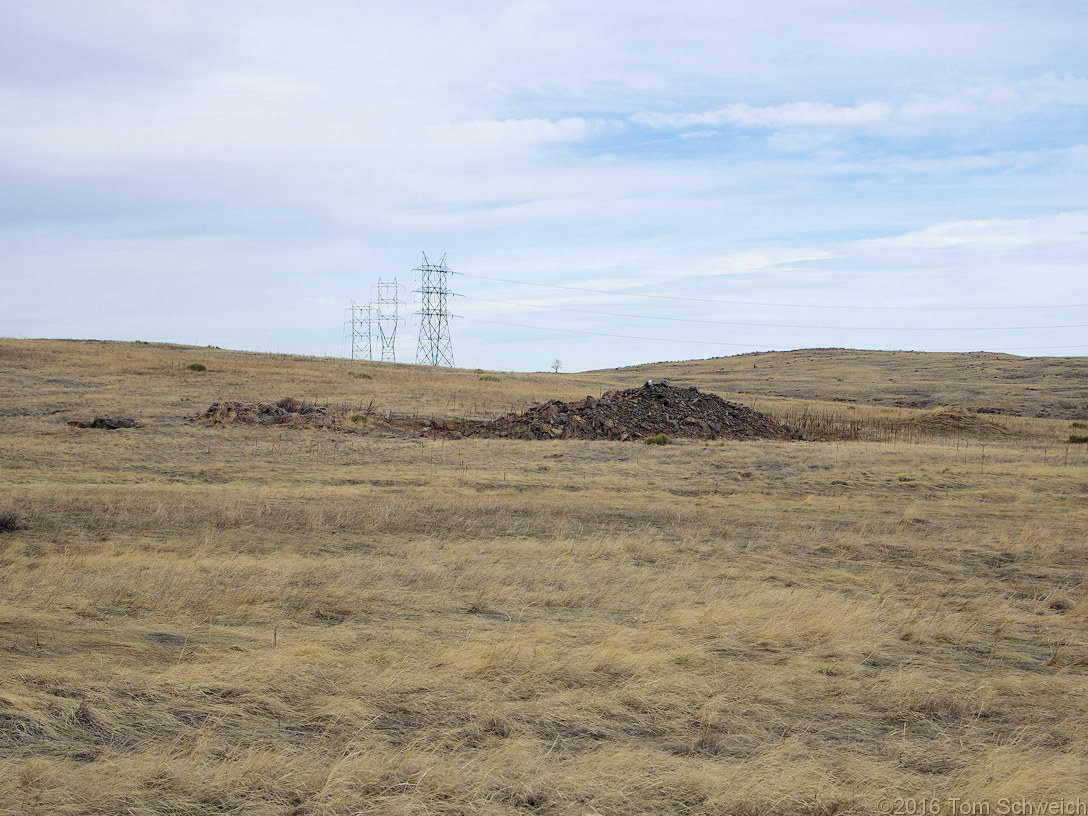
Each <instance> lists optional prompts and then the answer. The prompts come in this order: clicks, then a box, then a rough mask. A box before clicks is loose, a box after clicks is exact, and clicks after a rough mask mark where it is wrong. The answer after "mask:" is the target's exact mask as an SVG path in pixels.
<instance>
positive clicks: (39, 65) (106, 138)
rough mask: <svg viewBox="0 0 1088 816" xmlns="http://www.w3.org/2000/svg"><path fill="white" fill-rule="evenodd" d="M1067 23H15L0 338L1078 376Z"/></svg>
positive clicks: (529, 366) (731, 11)
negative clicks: (432, 305) (372, 306)
mask: <svg viewBox="0 0 1088 816" xmlns="http://www.w3.org/2000/svg"><path fill="white" fill-rule="evenodd" d="M1086 42H1088V6H1085V5H1084V4H1083V3H1080V2H1076V3H1074V2H1051V3H1027V2H1024V3H1012V2H955V1H953V2H947V1H946V2H926V1H925V0H918V2H909V3H908V2H887V3H872V2H820V3H802V2H764V3H760V4H753V3H730V2H671V3H668V4H665V3H643V2H597V3H592V4H585V3H575V2H569V3H568V2H528V1H527V2H465V3H459V4H451V3H444V2H399V3H381V2H368V3H360V2H328V1H325V2H321V1H320V0H318V2H310V3H306V4H302V3H294V2H290V3H289V2H276V1H275V0H271V1H269V0H261V2H257V1H256V0H253V1H252V2H245V1H239V2H229V3H211V2H204V1H203V0H186V2H180V1H179V2H154V0H146V1H142V2H113V1H111V0H100V1H99V2H93V3H87V2H75V1H72V2H54V1H53V0H39V1H38V2H35V3H23V2H5V1H4V0H0V184H2V185H3V189H4V195H3V196H2V197H0V275H2V277H3V283H4V286H3V291H4V296H3V298H2V299H0V335H5V336H13V337H93V338H99V339H123V340H136V339H140V340H164V341H172V342H179V343H193V344H198V345H217V346H223V347H229V348H240V349H252V350H263V351H282V352H296V353H305V354H318V355H321V354H327V355H332V356H340V355H346V354H347V346H346V344H345V341H344V317H345V314H344V310H345V308H346V307H347V306H348V304H349V303H350V302H351V301H352V300H355V301H357V302H361V303H362V302H366V301H367V300H369V299H370V298H371V297H373V296H374V290H373V286H374V284H376V283H377V282H378V280H379V279H383V280H386V281H388V280H391V279H393V278H394V277H395V278H396V279H397V280H398V281H399V282H400V283H403V284H405V299H406V301H407V302H406V304H405V307H404V318H403V320H402V323H401V326H402V328H401V330H400V336H399V339H398V342H397V347H398V352H399V354H398V359H400V360H402V361H406V362H411V361H413V360H414V359H415V351H416V336H417V333H418V323H417V322H416V318H415V317H414V316H413V312H414V311H415V310H416V309H418V302H413V298H416V297H417V296H414V295H412V294H411V290H413V289H415V288H417V287H418V280H415V279H414V278H413V275H412V269H413V268H415V267H417V266H418V265H419V263H420V260H421V253H422V252H427V253H428V255H429V256H430V257H431V259H432V260H437V259H438V258H439V257H441V256H442V255H443V254H445V255H446V257H447V261H448V263H449V265H450V268H451V269H453V270H454V271H455V272H457V273H462V274H459V275H457V276H455V277H454V278H453V279H452V280H451V287H452V289H453V290H454V291H455V292H456V293H458V297H456V298H454V300H453V303H452V305H453V311H454V312H455V314H456V315H457V317H455V318H454V319H453V320H452V322H451V327H450V329H451V334H452V339H453V349H454V354H455V357H456V360H457V362H458V364H459V365H463V366H467V367H479V368H494V369H504V370H507V369H513V370H542V369H546V368H548V367H549V365H550V364H551V362H552V360H554V359H560V360H562V361H563V368H564V370H568V371H573V370H579V369H588V368H596V367H606V366H616V365H627V364H634V363H639V362H650V361H656V360H676V359H691V358H697V357H711V356H719V355H724V354H736V353H741V352H746V351H756V350H769V349H787V348H803V347H826V346H843V347H857V348H903V349H919V350H976V349H986V350H994V351H1012V352H1014V353H1018V354H1024V355H1062V354H1077V355H1083V354H1088V331H1086V328H1085V326H1088V306H1086V305H1085V304H1088V275H1086V274H1085V267H1086V264H1088V192H1086V191H1088V49H1085V47H1084V45H1085V43H1086Z"/></svg>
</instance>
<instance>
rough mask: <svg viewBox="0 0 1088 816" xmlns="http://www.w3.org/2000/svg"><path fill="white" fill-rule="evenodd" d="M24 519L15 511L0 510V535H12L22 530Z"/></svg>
mask: <svg viewBox="0 0 1088 816" xmlns="http://www.w3.org/2000/svg"><path fill="white" fill-rule="evenodd" d="M22 526H23V525H22V519H20V518H19V514H18V513H16V512H14V511H13V510H0V533H10V532H14V531H15V530H19V529H22Z"/></svg>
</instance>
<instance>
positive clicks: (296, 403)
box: [276, 397, 317, 414]
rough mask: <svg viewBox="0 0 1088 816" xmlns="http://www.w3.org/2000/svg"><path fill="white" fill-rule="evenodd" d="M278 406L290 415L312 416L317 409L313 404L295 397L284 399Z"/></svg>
mask: <svg viewBox="0 0 1088 816" xmlns="http://www.w3.org/2000/svg"><path fill="white" fill-rule="evenodd" d="M276 405H277V406H278V407H280V408H282V409H283V410H284V411H286V412H287V413H289V414H310V413H313V411H314V409H316V408H317V406H316V405H314V404H313V403H312V402H303V401H302V400H298V399H295V398H294V397H284V398H283V399H281V400H280V401H279V402H277V403H276Z"/></svg>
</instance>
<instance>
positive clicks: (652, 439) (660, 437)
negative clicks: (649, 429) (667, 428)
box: [646, 433, 672, 445]
mask: <svg viewBox="0 0 1088 816" xmlns="http://www.w3.org/2000/svg"><path fill="white" fill-rule="evenodd" d="M646 444H647V445H671V444H672V437H671V436H669V435H668V434H667V433H659V434H657V435H656V436H647V437H646Z"/></svg>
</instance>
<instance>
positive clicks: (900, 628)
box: [0, 340, 1088, 816]
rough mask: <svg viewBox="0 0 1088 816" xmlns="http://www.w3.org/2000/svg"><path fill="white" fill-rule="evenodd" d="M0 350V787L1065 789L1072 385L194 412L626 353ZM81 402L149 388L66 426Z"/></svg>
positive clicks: (261, 806) (1081, 680)
mask: <svg viewBox="0 0 1088 816" xmlns="http://www.w3.org/2000/svg"><path fill="white" fill-rule="evenodd" d="M191 362H203V363H205V364H206V365H207V366H208V369H209V370H208V371H207V372H190V371H188V369H187V366H188V364H189V363H191ZM0 364H2V368H0V378H2V381H0V386H2V388H0V446H2V450H3V460H2V467H0V514H2V513H4V512H10V513H13V514H15V515H16V516H17V517H18V520H19V524H18V529H11V530H8V531H6V532H2V533H0V570H2V571H0V813H2V814H5V816H6V814H13V815H14V814H114V813H127V814H164V813H169V814H205V813H230V814H284V813H291V814H299V815H300V816H301V815H302V814H306V815H307V816H310V815H311V814H312V815H313V816H334V815H335V816H339V815H340V814H344V815H345V816H347V814H356V813H375V814H407V813H411V814H441V813H444V814H515V813H540V814H568V813H571V814H589V813H598V814H616V815H617V816H618V815H619V814H632V813H646V814H649V813H683V814H725V813H741V814H745V813H747V814H755V813H783V814H786V813H789V814H792V813H810V814H833V813H872V812H877V811H879V810H880V809H881V807H882V801H883V800H885V799H887V798H889V797H891V799H893V800H894V798H895V797H897V796H898V797H906V798H910V797H922V796H925V797H929V798H937V799H939V800H940V801H942V802H944V803H946V809H945V812H949V811H948V809H947V803H949V802H951V800H952V799H953V798H958V799H960V800H962V801H964V802H976V803H986V804H987V805H988V806H990V807H991V808H992V811H991V812H995V813H996V812H999V811H998V810H997V808H998V807H999V803H1001V802H1002V801H1005V800H1016V801H1019V799H1020V798H1021V797H1026V798H1029V799H1031V800H1032V801H1033V802H1048V803H1049V802H1074V801H1075V800H1077V798H1078V797H1079V798H1080V799H1081V800H1083V799H1085V798H1088V791H1086V781H1088V594H1086V592H1085V575H1086V572H1085V571H1086V567H1088V542H1086V540H1085V530H1086V529H1088V512H1086V499H1088V479H1086V476H1088V451H1086V450H1085V446H1072V447H1070V446H1066V445H1063V444H1062V434H1063V432H1064V433H1068V431H1067V428H1068V426H1069V423H1068V422H1064V423H1059V422H1057V421H1053V420H1052V421H1047V420H1027V419H1016V420H1012V419H1006V418H1001V417H996V418H995V417H986V418H987V419H996V420H997V421H998V422H999V423H1000V424H1002V426H1003V427H1006V426H1007V427H1008V428H1009V433H1007V434H1003V435H997V436H978V435H975V436H972V435H971V433H970V431H968V432H964V433H953V434H946V433H939V432H933V433H925V434H917V435H915V436H913V437H911V439H910V441H907V440H906V438H905V437H904V438H899V437H894V438H893V437H889V441H887V442H875V441H849V442H802V443H778V442H759V443H751V442H749V443H739V442H730V443H682V444H678V445H672V446H667V447H648V446H645V445H640V444H624V443H609V442H515V441H509V440H478V439H474V440H459V441H441V440H436V441H432V440H419V439H407V438H402V437H399V436H397V435H396V434H395V433H394V432H393V431H391V430H388V431H387V430H382V429H381V428H380V427H378V428H377V429H375V430H374V431H373V432H372V433H369V434H338V433H333V432H322V431H311V430H300V429H292V428H285V429H269V428H258V427H250V426H233V427H209V426H206V425H203V424H200V423H192V422H187V421H186V419H185V417H186V416H187V415H191V414H195V413H197V412H198V411H200V410H203V409H204V408H206V407H207V406H208V404H210V403H211V402H213V401H216V400H219V399H240V400H246V401H255V400H275V399H278V398H280V397H283V396H287V395H291V396H296V397H299V398H306V399H315V400H318V401H322V402H332V403H336V404H340V405H344V406H347V407H350V406H355V405H365V404H366V403H367V402H368V401H369V400H374V401H375V402H376V403H378V404H379V405H380V406H382V408H383V410H391V411H396V412H406V413H411V412H418V413H421V414H424V413H428V414H429V413H435V414H443V415H457V414H462V413H471V412H475V413H476V414H478V415H488V414H493V413H498V412H501V411H504V410H507V409H508V408H509V407H511V406H513V407H515V408H517V407H521V406H523V405H525V404H527V403H529V402H531V401H533V400H534V398H535V399H538V400H539V399H546V398H550V397H552V396H557V397H562V398H574V397H578V396H584V395H585V394H586V393H598V392H600V391H601V390H604V389H606V388H609V387H613V386H614V385H617V384H618V385H623V384H632V383H630V382H624V381H622V379H621V377H620V375H619V374H615V373H612V374H607V375H605V374H601V375H578V376H574V377H568V376H566V375H558V376H556V375H551V374H547V375H522V374H507V373H493V372H492V373H488V376H491V375H493V376H497V377H499V378H500V380H499V381H498V382H495V381H493V380H480V379H479V377H480V376H482V373H481V372H471V371H431V370H426V369H417V368H414V367H410V366H382V365H376V364H367V365H365V366H364V365H360V364H352V363H348V362H346V361H338V360H317V359H307V358H285V357H279V356H273V355H254V354H240V353H235V352H226V351H221V350H214V349H191V348H183V347H163V346H150V345H137V344H94V343H82V344H81V343H62V342H45V341H40V342H36V341H9V340H3V341H0ZM364 371H365V372H366V373H369V374H370V375H371V377H372V379H364V378H360V377H357V376H352V375H353V374H358V373H361V372H364ZM760 400H761V401H762V402H761V405H759V406H757V407H760V408H761V410H767V411H769V412H772V413H773V412H776V411H777V412H781V413H788V412H789V411H790V410H795V409H796V408H797V407H798V404H797V403H790V402H788V401H784V400H777V399H772V398H768V397H762V398H760ZM749 401H751V400H749ZM809 407H810V409H811V410H812V411H823V412H841V413H839V414H836V416H841V417H846V416H847V415H848V414H847V412H848V411H850V407H849V406H846V405H831V404H818V403H813V404H811V405H810V406H809ZM886 410H888V409H880V408H873V407H866V406H861V407H856V408H854V409H853V413H857V412H859V411H860V412H862V413H863V414H865V416H867V417H874V418H875V417H878V416H881V415H883V414H882V413H881V412H885V411H886ZM95 413H113V414H129V415H135V416H137V417H138V418H139V419H140V420H141V421H142V423H143V426H142V427H140V428H136V429H133V430H129V431H116V432H110V431H97V430H91V429H77V428H71V427H69V426H67V425H66V424H65V420H66V419H67V418H70V417H80V418H85V419H89V418H91V417H92V416H93V415H94V414H95ZM895 416H896V417H898V418H899V419H903V420H905V421H908V422H909V421H912V420H913V419H917V418H918V417H924V416H925V414H923V413H913V414H912V413H910V412H903V411H900V410H898V409H897V411H896V413H895ZM871 424H872V425H873V427H875V419H874V423H871ZM866 427H869V426H868V425H867V426H866Z"/></svg>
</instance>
